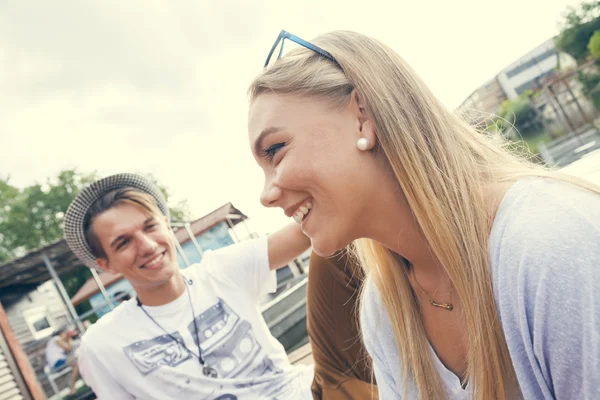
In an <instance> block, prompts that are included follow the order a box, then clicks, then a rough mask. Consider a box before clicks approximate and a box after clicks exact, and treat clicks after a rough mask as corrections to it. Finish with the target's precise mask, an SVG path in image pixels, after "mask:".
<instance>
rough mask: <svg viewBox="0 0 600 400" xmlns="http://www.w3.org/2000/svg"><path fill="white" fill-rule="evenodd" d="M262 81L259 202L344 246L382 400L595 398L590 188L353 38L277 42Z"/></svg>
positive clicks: (598, 218) (254, 136)
mask: <svg viewBox="0 0 600 400" xmlns="http://www.w3.org/2000/svg"><path fill="white" fill-rule="evenodd" d="M288 42H296V43H297V44H299V45H300V46H296V47H297V49H294V50H292V51H290V52H289V53H287V54H285V55H283V56H282V54H283V52H282V46H283V44H284V43H288ZM265 67H266V68H265V70H264V72H263V73H262V74H261V75H260V76H259V77H258V78H257V79H256V80H255V81H254V82H253V83H252V85H251V87H250V91H249V93H250V98H251V107H250V114H249V123H248V126H249V139H250V145H251V147H252V149H253V152H254V155H255V157H256V160H257V161H258V163H259V165H260V166H261V167H262V168H263V170H264V174H265V185H264V190H263V193H262V197H261V201H262V203H263V204H264V205H265V206H267V207H280V208H282V209H283V210H284V211H285V213H286V214H287V215H288V216H290V217H293V218H294V219H295V220H296V222H298V223H300V224H301V226H302V230H303V231H304V233H305V234H306V235H307V236H309V237H310V239H311V242H312V246H313V249H314V251H315V252H317V253H318V254H320V255H323V256H327V255H329V254H332V253H333V252H335V251H336V250H338V249H341V248H343V247H344V246H347V245H348V244H350V243H352V242H353V241H354V242H355V245H356V248H357V251H358V254H359V255H360V257H361V261H362V264H363V268H364V269H365V270H366V273H367V276H368V278H367V279H368V282H367V284H366V285H365V286H366V289H365V290H364V293H363V298H362V311H361V328H362V331H363V336H364V342H365V346H366V347H367V350H368V351H369V353H370V355H371V356H372V358H373V364H374V371H375V376H376V378H377V384H378V388H379V395H380V398H382V399H386V400H387V399H396V398H405V399H416V398H419V399H435V400H437V399H442V398H450V399H465V398H473V399H485V400H491V399H514V398H519V397H524V398H526V399H551V398H556V399H583V398H587V399H592V398H600V372H599V371H600V303H599V298H598V294H597V293H600V266H599V265H598V264H599V263H600V195H599V194H598V193H599V189H598V188H597V187H595V186H593V185H591V184H589V183H586V182H584V181H579V180H576V179H574V178H570V177H567V176H564V175H561V174H559V173H557V172H552V171H550V170H547V169H545V168H543V167H539V166H536V165H533V164H531V163H529V162H527V161H524V160H521V159H519V158H517V157H515V156H514V155H512V154H511V153H509V152H508V151H506V150H504V149H502V148H500V147H498V145H497V143H496V142H495V141H494V140H492V139H491V138H490V137H488V136H486V135H483V134H481V133H478V132H476V131H475V130H474V129H473V128H471V127H469V126H468V125H467V124H465V123H464V122H463V121H461V120H460V119H459V118H458V117H457V116H455V115H453V114H452V113H451V112H449V111H448V110H446V109H445V108H444V107H443V106H442V105H441V104H440V103H439V101H437V100H436V98H435V97H434V96H433V95H432V93H431V92H430V91H429V90H428V88H427V87H426V86H425V85H424V84H423V82H422V81H421V80H420V79H419V78H418V77H417V76H416V74H415V73H414V72H413V71H412V70H411V69H410V67H409V66H408V65H407V64H406V63H405V62H404V61H403V60H402V59H401V58H400V57H399V56H398V55H397V54H396V53H394V51H392V50H391V49H389V48H388V47H386V46H385V45H383V44H382V43H380V42H378V41H376V40H374V39H371V38H369V37H366V36H363V35H361V34H357V33H352V32H333V33H329V34H326V35H323V36H320V37H318V38H317V39H315V40H314V41H313V42H306V41H304V40H302V39H300V38H298V37H296V36H293V35H291V34H289V33H287V32H282V33H281V34H280V36H279V38H278V41H277V42H276V44H275V45H274V46H273V49H272V50H271V53H270V54H269V59H268V60H267V63H266V66H265ZM309 206H310V207H309Z"/></svg>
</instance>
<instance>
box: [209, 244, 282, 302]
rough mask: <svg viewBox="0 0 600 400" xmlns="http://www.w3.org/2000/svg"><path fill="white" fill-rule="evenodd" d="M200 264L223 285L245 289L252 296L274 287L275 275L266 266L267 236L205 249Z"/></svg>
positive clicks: (267, 257) (267, 265) (271, 289)
mask: <svg viewBox="0 0 600 400" xmlns="http://www.w3.org/2000/svg"><path fill="white" fill-rule="evenodd" d="M203 267H206V268H207V269H208V270H209V272H210V274H211V275H212V276H213V277H215V278H217V279H219V280H220V281H221V282H223V284H225V285H229V286H231V287H232V288H233V289H236V290H242V291H245V292H247V293H248V294H249V295H250V296H251V297H253V298H258V297H260V296H261V295H263V294H267V293H272V292H275V290H276V289H277V276H276V274H275V271H271V269H270V268H269V254H268V238H267V237H262V238H259V239H252V240H246V241H243V242H240V243H236V244H233V245H231V246H227V247H224V248H222V249H218V250H215V251H208V252H206V253H205V254H204V259H203V262H202V265H201V266H200V268H203Z"/></svg>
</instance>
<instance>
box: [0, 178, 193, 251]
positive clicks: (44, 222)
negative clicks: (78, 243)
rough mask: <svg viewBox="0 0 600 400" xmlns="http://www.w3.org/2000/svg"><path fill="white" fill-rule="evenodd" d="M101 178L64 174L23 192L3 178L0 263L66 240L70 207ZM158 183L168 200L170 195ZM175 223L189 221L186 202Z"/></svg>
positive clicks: (175, 215) (178, 207) (176, 213)
mask: <svg viewBox="0 0 600 400" xmlns="http://www.w3.org/2000/svg"><path fill="white" fill-rule="evenodd" d="M96 178H97V175H96V174H95V173H92V174H83V173H80V172H78V171H77V170H72V169H71V170H64V171H61V172H60V173H59V174H58V175H57V176H56V177H51V178H48V179H47V180H46V182H45V183H44V184H40V183H35V184H33V185H30V186H27V187H25V188H23V189H19V188H16V187H14V186H12V185H11V184H10V182H9V178H8V177H4V178H2V177H0V205H1V206H0V207H1V208H0V263H2V262H5V261H7V260H9V259H12V258H15V257H19V256H21V255H23V254H24V253H25V252H27V251H28V250H33V249H36V248H39V247H42V246H45V245H47V244H49V243H52V242H54V241H56V240H58V239H60V238H62V223H63V219H64V213H65V211H66V210H67V207H68V206H69V204H70V203H71V201H73V199H74V198H75V196H76V195H77V193H79V191H80V190H81V189H82V188H83V187H84V186H85V185H86V184H88V183H90V182H91V181H93V180H95V179H96ZM148 178H149V179H151V180H152V181H154V182H155V183H156V184H157V185H158V186H159V187H160V188H161V190H162V191H163V193H164V194H165V197H166V198H167V200H168V199H169V192H168V190H167V188H166V187H165V186H164V185H161V184H159V183H158V182H157V181H156V179H155V178H154V177H152V176H148ZM170 210H171V213H172V215H173V218H174V219H179V220H182V219H187V218H189V214H190V212H189V208H188V206H187V203H186V202H185V201H183V202H179V203H178V204H176V205H175V206H173V207H171V208H170Z"/></svg>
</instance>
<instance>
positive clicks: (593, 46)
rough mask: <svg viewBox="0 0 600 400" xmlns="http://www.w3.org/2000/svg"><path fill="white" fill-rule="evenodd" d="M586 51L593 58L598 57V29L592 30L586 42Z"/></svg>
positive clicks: (599, 44)
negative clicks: (592, 32) (588, 40)
mask: <svg viewBox="0 0 600 400" xmlns="http://www.w3.org/2000/svg"><path fill="white" fill-rule="evenodd" d="M588 51H589V52H590V54H591V55H592V57H594V58H595V59H600V30H599V31H596V32H594V34H593V35H592V37H591V38H590V42H589V43H588Z"/></svg>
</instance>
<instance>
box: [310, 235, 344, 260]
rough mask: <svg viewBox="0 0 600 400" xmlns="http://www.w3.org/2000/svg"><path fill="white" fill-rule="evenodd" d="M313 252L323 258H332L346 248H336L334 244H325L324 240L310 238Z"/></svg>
mask: <svg viewBox="0 0 600 400" xmlns="http://www.w3.org/2000/svg"><path fill="white" fill-rule="evenodd" d="M310 242H311V246H312V250H313V251H314V252H315V253H316V254H317V255H318V256H321V257H330V256H332V255H334V254H335V253H337V252H338V251H339V250H342V249H343V248H344V246H341V247H340V246H336V245H334V244H333V243H325V242H324V241H323V240H317V239H313V238H310Z"/></svg>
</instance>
